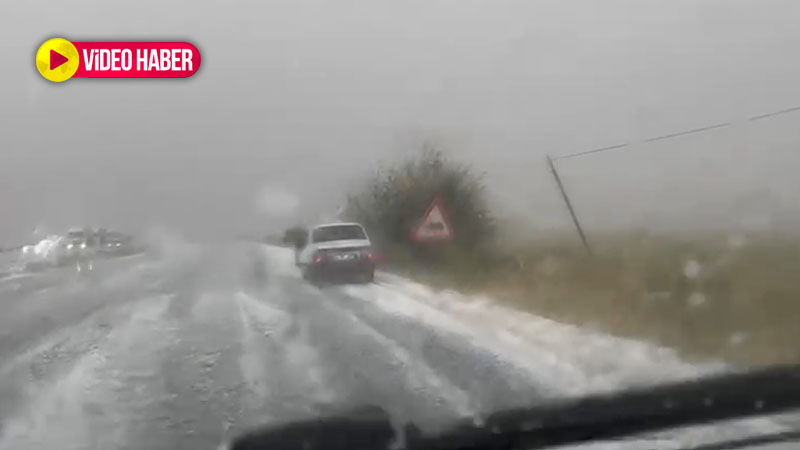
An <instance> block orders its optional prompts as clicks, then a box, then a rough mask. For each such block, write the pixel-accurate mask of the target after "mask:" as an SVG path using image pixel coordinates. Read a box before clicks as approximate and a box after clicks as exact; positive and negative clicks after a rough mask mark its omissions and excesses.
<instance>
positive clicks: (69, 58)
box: [36, 38, 80, 83]
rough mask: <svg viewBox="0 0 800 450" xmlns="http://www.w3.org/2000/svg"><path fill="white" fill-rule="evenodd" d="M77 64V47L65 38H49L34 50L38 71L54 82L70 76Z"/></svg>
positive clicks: (78, 62)
mask: <svg viewBox="0 0 800 450" xmlns="http://www.w3.org/2000/svg"><path fill="white" fill-rule="evenodd" d="M79 65H80V56H78V49H76V48H75V46H74V45H72V42H70V41H68V40H66V39H61V38H54V39H49V40H47V41H45V42H44V44H42V45H41V47H39V50H38V51H37V52H36V68H37V69H39V73H40V74H42V76H43V77H45V78H46V79H48V80H50V81H53V82H56V83H60V82H62V81H66V80H69V79H70V78H72V76H73V75H75V72H77V71H78V66H79Z"/></svg>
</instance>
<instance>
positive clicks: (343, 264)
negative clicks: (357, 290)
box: [307, 261, 375, 278]
mask: <svg viewBox="0 0 800 450" xmlns="http://www.w3.org/2000/svg"><path fill="white" fill-rule="evenodd" d="M307 270H308V271H309V275H311V276H312V277H315V278H320V277H325V278H328V277H330V278H334V277H352V276H358V275H370V276H371V275H372V274H373V273H374V272H375V264H373V263H372V262H370V261H323V262H319V263H316V264H312V265H310V266H309V267H308V269H307Z"/></svg>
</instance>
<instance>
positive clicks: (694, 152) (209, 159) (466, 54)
mask: <svg viewBox="0 0 800 450" xmlns="http://www.w3.org/2000/svg"><path fill="white" fill-rule="evenodd" d="M5 10H6V13H5V14H3V15H2V18H0V30H2V31H1V32H0V33H2V36H3V47H2V53H3V55H4V59H5V60H7V61H8V62H9V63H8V65H7V68H6V69H5V71H4V75H3V84H2V86H0V104H2V108H0V114H2V123H3V125H2V133H3V150H2V156H1V157H0V158H2V159H1V160H0V204H2V205H3V221H2V222H0V242H3V243H7V244H16V243H19V242H20V241H24V240H26V239H28V238H29V236H30V234H31V232H32V231H33V229H34V227H36V226H37V225H41V226H43V227H47V228H49V229H52V230H53V231H60V230H62V229H63V228H65V227H68V226H73V225H83V224H86V223H89V224H93V225H100V226H109V227H115V228H122V229H125V230H128V231H130V232H133V233H141V232H143V231H145V230H147V229H149V228H150V227H151V226H154V225H158V226H165V227H169V228H173V229H175V230H178V231H180V232H181V233H185V234H186V235H187V236H190V237H193V238H210V237H225V236H231V235H235V234H238V233H260V232H262V231H270V230H280V229H282V228H283V227H285V226H288V225H291V224H292V223H294V222H304V221H305V222H313V221H315V220H318V218H319V217H321V216H325V215H330V214H333V213H335V212H336V210H337V208H339V207H340V206H341V204H342V202H343V201H344V198H345V194H346V193H347V192H349V191H352V190H353V189H356V188H357V187H358V185H359V183H360V182H361V180H362V179H363V178H364V177H365V176H366V175H368V174H369V173H370V172H371V171H372V170H374V168H375V167H376V166H377V164H378V163H379V162H380V161H389V162H391V161H394V160H397V159H400V158H402V157H405V156H407V155H409V154H413V153H414V152H416V151H417V150H418V149H419V147H420V146H421V145H422V143H423V142H426V141H431V142H435V143H437V145H438V146H439V147H440V148H442V149H443V150H444V151H446V152H447V153H448V154H449V155H451V156H452V157H453V158H454V159H458V160H460V161H463V162H466V163H469V164H472V165H473V166H474V167H475V169H476V170H478V171H485V172H486V183H487V185H488V188H489V192H488V193H489V197H490V200H491V207H492V209H493V210H494V211H495V213H496V214H497V215H498V216H499V217H500V218H501V219H507V220H508V221H512V222H521V223H523V224H525V225H526V229H527V226H528V225H532V227H531V228H530V229H532V230H536V229H540V228H565V227H568V226H570V223H569V217H568V215H567V214H566V211H565V209H564V207H563V204H562V203H561V200H560V199H559V197H558V194H557V191H556V188H555V186H554V184H553V182H552V179H551V178H550V175H549V174H548V172H547V170H546V166H545V164H544V156H545V154H546V153H551V154H553V155H559V154H567V153H572V152H575V151H582V150H587V149H591V148H596V147H602V146H606V145H613V144H617V143H620V142H634V143H635V142H638V141H640V140H642V139H645V138H648V137H651V136H656V135H661V134H666V133H671V132H675V131H680V130H683V129H690V128H696V127H702V126H705V125H709V124H714V123H719V122H727V121H733V122H734V124H733V125H732V126H730V127H728V128H725V129H720V130H714V131H710V132H708V133H705V134H698V135H694V136H687V137H684V138H677V139H672V140H667V141H662V142H657V143H652V144H635V145H633V146H631V147H629V148H627V149H624V150H620V151H616V152H608V153H602V154H597V155H590V156H586V157H583V158H576V159H570V160H565V161H561V162H560V163H559V168H560V170H561V171H562V177H563V178H564V181H565V183H566V186H567V189H568V191H569V192H570V193H571V195H572V196H573V201H574V203H575V206H576V208H577V210H578V213H579V215H580V217H581V218H582V220H583V221H584V222H585V226H586V227H587V229H589V230H599V229H630V228H636V227H643V226H644V227H657V228H683V229H686V228H689V229H695V228H748V229H763V228H770V227H784V228H785V227H789V228H791V227H796V225H797V223H798V221H800V206H798V203H797V202H796V201H795V199H796V198H797V197H798V195H800V182H798V178H797V176H796V170H797V168H798V167H800V152H797V151H796V146H797V142H798V138H800V127H797V126H796V123H797V120H798V114H786V115H783V116H778V117H775V118H772V119H769V120H763V121H759V122H757V123H745V122H743V121H742V120H743V119H744V118H746V117H749V116H752V115H756V114H760V113H765V112H770V111H775V110H780V109H784V108H788V107H792V106H796V105H798V104H800V85H798V83H797V82H796V80H797V79H798V76H800V63H798V62H797V58H795V57H794V54H795V52H796V48H797V46H796V44H797V42H798V39H800V29H799V28H798V27H797V26H796V19H797V17H798V15H800V4H798V3H797V2H796V1H792V0H784V1H778V0H774V1H772V0H771V1H758V2H756V1H752V0H737V1H730V0H724V1H723V0H719V1H695V0H681V1H673V0H671V1H639V0H620V1H605V2H595V1H589V0H585V1H579V0H574V1H573V0H571V1H561V0H558V1H527V0H524V1H503V2H480V1H435V2H430V1H409V2H379V3H376V2H370V1H343V2H327V1H318V0H303V1H294V0H293V1H288V0H287V1H269V2H261V1H246V2H237V3H228V2H201V3H198V2H189V1H177V2H170V3H168V4H165V3H163V2H157V1H154V0H144V1H137V2H127V3H120V2H106V1H100V0H77V1H70V2H55V1H31V2H22V1H13V2H9V4H8V5H5ZM25 17H28V18H30V17H35V18H36V20H35V22H31V21H30V20H19V19H20V18H25ZM56 35H58V36H63V37H66V38H69V39H74V40H103V39H107V40H113V39H126V38H136V39H154V38H164V39H174V40H189V41H191V42H193V43H194V44H195V45H197V47H198V48H199V49H200V50H201V52H202V56H203V64H202V67H201V69H200V71H199V72H198V73H197V74H196V75H195V76H194V77H193V78H191V79H188V80H165V81H158V80H137V81H124V80H95V81H91V80H71V81H69V82H67V83H64V84H63V85H55V84H51V83H48V82H46V81H45V80H43V79H41V77H39V76H38V74H36V71H35V68H34V65H33V61H32V60H33V56H32V55H33V52H34V51H35V49H36V48H37V46H38V45H39V44H40V43H41V42H42V41H44V40H45V39H46V38H48V37H52V36H56ZM265 189H266V190H268V191H269V190H271V192H273V193H277V194H276V195H277V197H275V196H273V197H274V198H272V199H271V200H269V197H270V196H269V195H267V196H266V198H267V200H265V197H264V195H263V193H264V192H265ZM270 201H271V202H273V203H274V204H269V202H270ZM265 202H267V203H265Z"/></svg>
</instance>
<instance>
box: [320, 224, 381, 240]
mask: <svg viewBox="0 0 800 450" xmlns="http://www.w3.org/2000/svg"><path fill="white" fill-rule="evenodd" d="M366 238H367V236H366V235H365V234H364V230H363V229H362V228H361V227H360V226H358V225H331V226H327V227H320V228H315V229H314V230H313V231H312V232H311V241H312V242H328V241H341V240H346V239H366Z"/></svg>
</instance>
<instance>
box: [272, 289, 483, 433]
mask: <svg viewBox="0 0 800 450" xmlns="http://www.w3.org/2000/svg"><path fill="white" fill-rule="evenodd" d="M278 281H279V280H273V282H278ZM280 283H281V284H280V288H281V289H282V290H284V291H285V297H286V298H287V299H290V303H289V305H290V307H291V309H293V310H294V312H293V314H294V315H295V316H296V317H298V318H299V319H300V320H303V321H306V322H307V323H308V328H307V329H308V341H309V343H310V344H311V345H312V346H313V347H314V348H315V349H316V351H317V352H318V354H319V355H320V358H321V360H322V361H323V366H322V367H323V371H324V373H325V374H326V379H327V380H329V382H330V384H331V385H332V388H333V389H335V390H336V391H337V392H338V393H339V395H340V398H344V399H347V400H346V402H344V403H343V404H342V405H340V407H341V408H353V407H357V406H364V405H377V406H381V407H383V408H384V409H385V410H386V411H387V412H388V413H389V414H390V416H391V417H392V418H393V419H394V421H395V425H396V426H402V425H404V424H406V423H408V422H412V421H413V422H414V423H416V424H418V425H420V426H421V427H422V428H423V430H424V431H430V432H434V431H438V430H441V429H442V428H443V427H446V426H448V425H450V424H452V422H453V421H454V420H458V419H461V418H464V417H475V416H476V410H475V406H476V405H474V403H473V400H472V399H471V397H470V396H469V394H468V393H467V392H465V391H464V390H463V389H461V388H460V387H458V386H456V385H454V384H452V383H450V381H449V380H448V379H446V378H445V377H442V376H441V375H440V374H439V373H437V372H436V371H435V370H433V369H432V368H431V366H429V365H428V364H426V362H425V361H423V360H421V359H419V358H417V357H415V356H414V355H413V354H412V353H411V352H409V351H408V350H407V349H406V348H404V347H403V346H401V345H398V343H397V342H395V341H394V340H392V339H390V338H388V337H386V336H385V335H384V334H383V333H381V332H380V330H378V329H376V328H374V327H373V326H371V325H370V324H368V323H366V322H364V321H362V320H361V319H360V318H359V317H358V316H357V315H355V314H353V313H352V312H351V311H349V310H347V309H345V308H341V307H340V306H339V305H337V304H336V303H335V302H332V301H330V299H329V298H327V297H325V296H324V295H321V294H320V291H319V290H317V289H315V288H313V287H311V286H307V285H304V284H302V283H298V282H296V281H295V280H293V279H291V278H283V279H281V280H280Z"/></svg>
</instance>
